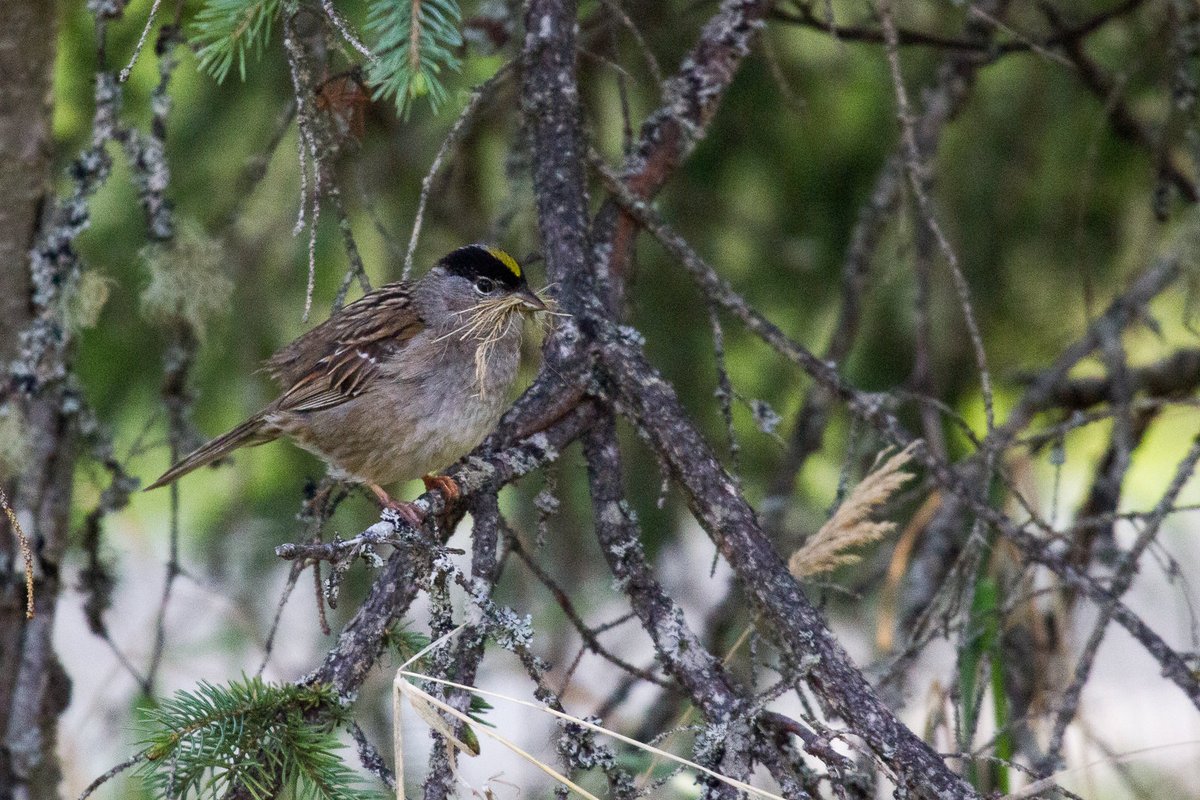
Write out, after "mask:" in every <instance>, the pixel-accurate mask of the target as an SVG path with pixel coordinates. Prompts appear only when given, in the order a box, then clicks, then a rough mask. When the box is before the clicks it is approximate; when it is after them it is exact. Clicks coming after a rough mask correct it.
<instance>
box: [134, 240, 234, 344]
mask: <svg viewBox="0 0 1200 800" xmlns="http://www.w3.org/2000/svg"><path fill="white" fill-rule="evenodd" d="M141 255H142V259H143V260H144V261H145V263H146V270H147V271H148V272H149V273H150V284H149V285H148V286H147V287H146V289H145V290H144V291H143V292H142V310H143V312H144V313H145V314H146V316H147V317H148V318H150V319H151V320H153V321H155V322H160V323H168V322H183V323H184V324H186V325H188V326H189V327H190V328H191V329H192V331H193V333H195V335H196V338H198V339H203V338H204V331H205V329H206V327H207V324H208V321H209V320H210V319H211V318H212V317H213V316H214V315H215V314H217V313H218V312H220V311H222V310H225V309H227V308H228V304H229V297H230V295H231V294H232V293H233V282H232V281H230V280H229V278H228V277H227V276H226V275H225V272H224V269H223V264H224V263H225V261H226V256H225V251H224V248H223V247H222V246H221V244H220V243H219V242H218V241H216V240H215V239H213V238H212V237H210V236H208V235H207V234H205V233H204V232H203V231H201V230H199V229H198V228H196V227H194V226H183V227H181V228H180V231H179V234H178V235H177V236H176V237H175V239H174V240H173V241H172V242H171V243H169V244H158V243H155V244H150V245H147V246H146V247H145V248H143V249H142V253H141Z"/></svg>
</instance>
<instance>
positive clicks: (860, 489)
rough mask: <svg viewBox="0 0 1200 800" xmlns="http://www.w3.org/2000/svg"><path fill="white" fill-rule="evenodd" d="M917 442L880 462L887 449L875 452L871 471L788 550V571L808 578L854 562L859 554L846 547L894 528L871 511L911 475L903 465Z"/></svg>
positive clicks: (885, 534) (894, 525)
mask: <svg viewBox="0 0 1200 800" xmlns="http://www.w3.org/2000/svg"><path fill="white" fill-rule="evenodd" d="M917 444H918V442H913V443H912V444H910V445H909V446H908V447H906V448H904V449H903V450H901V451H900V452H899V453H896V454H895V455H893V456H892V457H891V458H888V460H887V461H885V462H884V463H883V464H882V465H880V463H879V462H880V461H881V460H882V459H883V458H884V456H886V455H887V453H888V451H887V450H884V451H883V452H881V453H880V454H879V455H878V456H876V458H875V464H874V466H873V467H872V469H871V471H870V472H868V473H867V475H866V477H864V478H863V479H862V481H861V482H860V483H859V484H858V486H855V487H854V490H853V491H851V492H850V496H849V497H847V498H846V500H845V502H843V503H842V504H841V505H840V506H838V509H837V511H835V512H833V516H832V517H830V518H829V521H828V522H826V523H825V524H824V525H822V526H821V529H820V530H819V531H817V532H816V534H815V535H814V536H812V537H810V538H809V540H808V541H806V542H805V543H804V544H803V546H801V547H800V548H798V549H797V550H796V551H795V552H794V553H792V557H791V558H790V559H788V569H789V570H790V571H791V573H792V575H794V576H795V577H796V578H799V579H803V578H810V577H812V576H813V575H820V574H822V573H825V572H831V571H833V570H834V569H837V568H838V567H840V566H844V565H846V564H855V563H857V562H858V561H859V560H860V559H861V558H862V557H861V556H860V555H858V554H857V553H851V552H848V551H850V550H853V549H854V548H857V547H860V546H862V545H865V544H869V543H871V542H877V541H879V540H880V539H882V538H883V537H885V536H888V535H890V534H891V533H892V532H893V531H895V530H896V523H894V522H887V521H885V522H875V521H873V520H872V519H871V515H872V514H873V513H874V512H875V511H876V510H878V509H879V507H880V506H882V505H883V504H884V503H886V502H887V501H888V500H889V499H890V498H891V496H892V495H893V494H895V492H896V490H897V489H899V488H900V487H901V486H903V485H904V484H905V483H907V482H908V481H909V480H910V479H911V478H912V473H909V472H905V471H904V467H905V466H906V465H907V464H908V462H910V461H911V460H912V455H913V449H914V448H915V447H916V445H917Z"/></svg>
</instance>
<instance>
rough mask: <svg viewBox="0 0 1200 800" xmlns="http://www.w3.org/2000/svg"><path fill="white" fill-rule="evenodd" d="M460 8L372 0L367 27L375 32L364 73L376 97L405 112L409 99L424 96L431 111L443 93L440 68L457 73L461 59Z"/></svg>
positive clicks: (433, 1)
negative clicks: (371, 57)
mask: <svg viewBox="0 0 1200 800" xmlns="http://www.w3.org/2000/svg"><path fill="white" fill-rule="evenodd" d="M461 23H462V10H461V9H460V8H459V5H458V2H457V0H371V3H370V6H369V9H368V12H367V30H368V31H370V32H371V33H373V34H375V35H376V36H377V40H376V43H375V47H374V52H375V54H376V56H377V57H378V58H377V60H376V61H375V62H374V63H373V64H371V66H370V68H369V70H368V73H367V77H368V79H369V80H370V82H371V84H372V86H374V87H375V93H374V96H375V99H377V100H378V99H388V98H391V99H393V100H394V101H395V103H396V111H397V112H398V113H399V114H401V115H407V113H408V111H409V109H410V108H411V104H412V101H413V100H416V99H417V98H419V97H425V98H427V99H428V101H429V105H430V107H431V108H432V109H433V110H434V111H435V112H436V111H437V110H438V108H439V107H441V105H442V103H444V102H445V101H446V99H447V97H448V94H447V91H446V87H445V85H444V84H443V83H442V77H441V76H442V72H443V70H445V71H450V72H457V71H458V70H459V69H460V68H461V65H462V61H461V59H460V58H459V56H458V54H457V52H456V51H457V48H459V47H461V46H462V42H463V39H462V32H461V31H460V30H459V26H460V25H461Z"/></svg>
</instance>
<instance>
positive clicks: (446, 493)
mask: <svg viewBox="0 0 1200 800" xmlns="http://www.w3.org/2000/svg"><path fill="white" fill-rule="evenodd" d="M421 481H422V482H423V483H424V484H425V491H427V492H430V491H433V490H434V489H437V490H438V491H439V492H441V493H442V497H444V498H445V499H446V505H450V504H451V503H454V502H457V501H458V498H460V497H462V490H461V489H459V488H458V481H456V480H454V478H451V477H450V476H449V475H426V476H424V477H422V478H421Z"/></svg>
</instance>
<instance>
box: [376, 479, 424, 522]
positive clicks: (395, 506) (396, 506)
mask: <svg viewBox="0 0 1200 800" xmlns="http://www.w3.org/2000/svg"><path fill="white" fill-rule="evenodd" d="M367 488H368V489H370V490H371V494H373V495H375V497H376V498H377V499H378V500H379V504H380V505H381V506H383V507H384V508H390V509H391V510H392V511H395V512H396V513H397V514H399V515H400V516H401V517H403V518H404V520H405V521H406V522H408V524H409V525H412V526H413V527H414V528H420V527H421V523H423V522H424V521H425V515H424V514H422V513H421V512H420V510H418V509H417V507H416V506H415V505H413V504H412V503H404V502H401V501H400V500H393V499H392V498H391V496H390V495H388V493H387V492H385V491H384V490H383V487H382V486H380V485H379V484H377V483H368V484H367Z"/></svg>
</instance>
